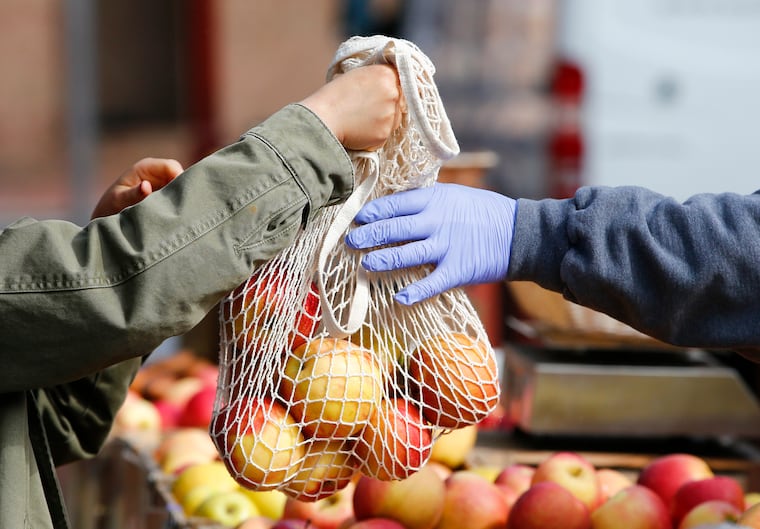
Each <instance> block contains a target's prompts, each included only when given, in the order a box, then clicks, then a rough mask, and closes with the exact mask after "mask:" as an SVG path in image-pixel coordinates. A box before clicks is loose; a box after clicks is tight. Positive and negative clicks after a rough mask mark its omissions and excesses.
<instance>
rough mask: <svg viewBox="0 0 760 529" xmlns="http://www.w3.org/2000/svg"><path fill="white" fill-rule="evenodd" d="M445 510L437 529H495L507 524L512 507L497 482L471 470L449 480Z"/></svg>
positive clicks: (459, 472)
mask: <svg viewBox="0 0 760 529" xmlns="http://www.w3.org/2000/svg"><path fill="white" fill-rule="evenodd" d="M445 486H446V493H445V496H444V504H443V512H442V514H441V519H440V521H439V522H438V525H437V526H436V529H461V528H463V527H467V529H491V528H494V527H504V526H505V525H506V523H507V516H508V515H509V506H508V505H507V501H506V499H505V498H504V495H503V494H502V492H501V491H500V490H499V488H498V487H497V486H496V485H494V484H493V483H491V482H489V481H486V480H485V479H484V478H483V477H482V476H479V475H477V474H474V473H472V472H470V471H467V470H458V471H456V472H454V473H453V474H451V476H449V478H448V479H447V480H446V483H445Z"/></svg>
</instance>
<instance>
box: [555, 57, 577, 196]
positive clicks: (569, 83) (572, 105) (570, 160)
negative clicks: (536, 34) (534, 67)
mask: <svg viewBox="0 0 760 529" xmlns="http://www.w3.org/2000/svg"><path fill="white" fill-rule="evenodd" d="M583 90H584V79H583V72H582V71H581V70H580V68H579V67H577V66H576V65H574V64H572V63H571V62H569V61H566V60H561V61H560V62H559V63H558V64H557V66H556V69H555V72H554V77H553V79H552V83H551V95H552V99H553V104H554V110H555V124H554V127H553V130H552V131H551V133H550V136H549V145H548V149H549V152H548V159H549V175H548V191H549V195H550V196H551V197H553V198H568V197H571V196H573V194H574V193H575V191H576V190H577V189H578V188H579V187H580V186H581V184H582V176H581V175H582V169H583V155H584V150H585V146H584V141H583V131H582V129H581V123H580V111H581V104H582V102H583Z"/></svg>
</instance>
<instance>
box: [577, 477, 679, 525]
mask: <svg viewBox="0 0 760 529" xmlns="http://www.w3.org/2000/svg"><path fill="white" fill-rule="evenodd" d="M591 523H592V525H593V528H594V529H617V528H619V527H625V528H626V529H670V528H671V525H670V516H669V515H668V509H667V507H666V506H665V504H664V503H663V501H662V499H661V498H660V497H659V496H658V495H657V494H655V493H654V492H652V491H651V490H649V489H648V488H646V487H643V486H641V485H631V486H630V487H627V488H625V489H623V490H621V491H619V492H618V493H617V494H615V495H614V496H612V497H611V498H610V499H609V500H607V501H606V502H604V503H603V504H602V505H600V506H599V507H597V508H596V510H594V511H593V512H592V513H591Z"/></svg>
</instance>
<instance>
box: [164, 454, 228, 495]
mask: <svg viewBox="0 0 760 529" xmlns="http://www.w3.org/2000/svg"><path fill="white" fill-rule="evenodd" d="M199 486H211V487H213V488H214V489H215V490H216V491H217V492H221V491H230V490H235V489H237V488H238V484H237V483H235V480H233V479H232V477H231V476H230V474H229V472H227V469H226V468H225V466H224V464H222V462H221V461H210V462H208V463H199V464H196V465H191V466H189V467H187V468H185V469H184V470H182V471H181V472H180V473H179V475H178V476H177V478H176V479H175V480H174V483H172V488H171V492H172V495H173V496H174V498H175V499H176V500H177V502H178V503H179V504H180V505H182V503H183V502H184V501H185V496H187V495H188V493H190V491H191V490H192V489H194V488H196V487H199Z"/></svg>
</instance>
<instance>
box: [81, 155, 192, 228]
mask: <svg viewBox="0 0 760 529" xmlns="http://www.w3.org/2000/svg"><path fill="white" fill-rule="evenodd" d="M182 171H183V169H182V164H180V163H179V162H178V161H177V160H171V159H167V158H143V159H142V160H140V161H139V162H137V163H135V164H134V165H133V166H132V167H131V168H130V169H129V170H128V171H126V172H125V173H124V174H122V175H121V176H120V177H119V178H118V180H116V182H114V183H113V184H111V187H109V188H108V189H107V190H106V192H105V193H103V196H102V197H100V200H99V201H98V205H97V206H95V210H94V211H93V212H92V218H93V219H95V218H98V217H105V216H108V215H113V214H114V213H118V212H119V211H121V210H122V209H124V208H126V207H129V206H132V205H134V204H137V203H138V202H140V201H141V200H142V199H144V198H145V197H147V196H148V195H150V194H151V193H152V192H153V191H156V190H158V189H161V188H162V187H164V186H165V185H166V184H168V183H169V182H171V181H172V180H174V178H176V177H177V175H179V174H180V173H181V172H182Z"/></svg>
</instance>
